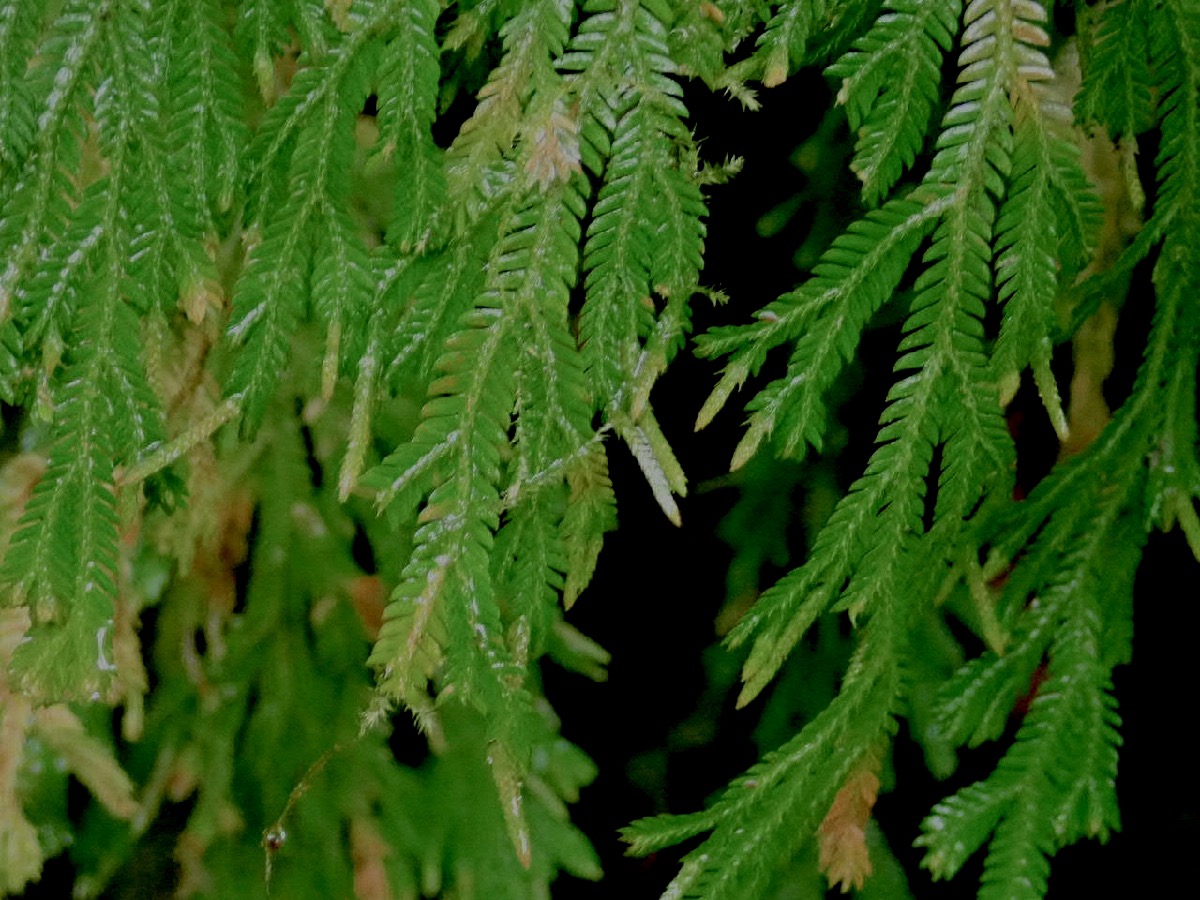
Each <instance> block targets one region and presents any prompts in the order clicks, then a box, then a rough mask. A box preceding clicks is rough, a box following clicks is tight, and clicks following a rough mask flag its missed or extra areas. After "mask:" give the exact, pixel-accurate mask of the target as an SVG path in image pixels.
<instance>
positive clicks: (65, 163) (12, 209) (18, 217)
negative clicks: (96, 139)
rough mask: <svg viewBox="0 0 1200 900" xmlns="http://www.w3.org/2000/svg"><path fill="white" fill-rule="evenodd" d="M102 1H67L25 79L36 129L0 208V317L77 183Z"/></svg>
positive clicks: (58, 223)
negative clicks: (0, 254)
mask: <svg viewBox="0 0 1200 900" xmlns="http://www.w3.org/2000/svg"><path fill="white" fill-rule="evenodd" d="M106 9H107V5H106V4H100V5H97V4H94V3H85V2H69V3H66V4H64V6H63V8H62V10H61V11H60V12H59V14H58V17H57V18H56V19H55V20H54V22H53V23H52V24H51V25H50V27H49V30H48V31H47V33H46V36H45V38H44V40H43V41H42V43H41V44H40V46H39V52H38V53H37V54H35V56H34V59H36V60H37V64H36V65H34V66H33V68H32V70H31V71H30V72H29V74H28V84H29V86H30V90H31V91H32V93H33V96H34V104H35V107H36V108H37V119H36V137H35V139H34V142H33V147H32V149H31V151H30V153H29V156H28V157H27V159H26V160H25V164H24V166H23V168H22V170H21V174H20V176H19V178H18V179H17V180H16V183H15V184H14V186H13V188H12V192H11V193H7V192H6V196H4V197H3V199H4V201H5V203H4V207H3V210H2V211H0V248H3V249H4V255H5V263H4V268H3V271H0V319H5V318H7V317H8V316H9V315H11V314H12V310H13V299H14V296H16V295H17V294H18V292H19V290H20V287H21V283H22V282H23V281H24V280H25V279H26V278H28V277H29V275H30V273H31V271H32V269H33V266H34V263H35V262H36V261H37V255H38V251H39V249H40V246H41V243H42V241H43V240H44V239H45V237H46V235H47V234H48V233H53V231H54V230H56V229H58V228H60V227H61V222H62V221H63V220H64V219H65V218H66V215H67V210H68V208H69V203H70V199H71V198H72V197H73V196H75V193H76V192H75V189H74V188H75V186H74V185H73V184H72V183H71V180H70V178H69V177H68V174H67V173H69V172H74V171H77V170H78V163H79V154H80V148H79V145H78V141H79V140H80V139H81V136H82V135H83V134H84V133H85V131H86V127H85V126H84V124H83V119H82V115H81V107H82V108H86V107H85V105H84V104H83V103H82V102H81V101H82V100H83V97H82V94H83V90H84V88H85V85H86V83H87V78H88V77H89V75H90V73H91V67H92V65H93V63H94V61H95V54H96V53H97V52H98V50H99V48H100V44H101V36H102V29H101V19H102V14H103V13H104V11H105V10H106Z"/></svg>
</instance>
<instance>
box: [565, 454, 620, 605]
mask: <svg viewBox="0 0 1200 900" xmlns="http://www.w3.org/2000/svg"><path fill="white" fill-rule="evenodd" d="M567 484H568V485H569V487H570V495H569V496H568V498H567V508H566V511H565V512H564V513H563V518H562V526H561V528H562V541H563V545H564V551H565V569H564V575H565V581H564V584H563V606H564V607H566V608H567V609H570V608H571V606H572V605H573V604H574V603H575V601H576V600H577V599H578V598H579V595H580V594H581V593H582V592H583V589H584V588H586V587H587V585H588V582H590V581H591V580H592V573H593V572H595V570H596V561H597V559H599V557H600V550H601V547H602V546H603V543H604V535H605V533H607V532H609V531H612V530H613V529H614V528H616V527H617V504H616V498H615V497H614V495H613V488H612V482H611V481H610V480H609V477H608V457H607V455H606V454H605V451H604V445H603V444H600V443H599V442H593V443H590V444H589V445H588V446H587V448H586V449H585V451H584V453H583V454H582V456H581V457H580V458H579V461H578V462H577V463H576V464H575V465H572V466H570V467H569V468H568V470H567Z"/></svg>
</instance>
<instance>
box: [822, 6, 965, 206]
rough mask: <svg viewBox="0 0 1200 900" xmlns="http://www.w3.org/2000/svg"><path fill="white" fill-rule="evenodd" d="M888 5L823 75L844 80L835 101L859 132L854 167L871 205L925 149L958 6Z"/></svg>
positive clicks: (887, 190) (865, 200)
mask: <svg viewBox="0 0 1200 900" xmlns="http://www.w3.org/2000/svg"><path fill="white" fill-rule="evenodd" d="M884 8H885V9H886V10H887V11H888V12H887V13H886V14H885V15H883V16H881V17H880V18H879V19H878V20H876V22H875V25H874V26H873V27H872V28H871V30H870V31H868V32H867V34H866V35H864V36H863V37H862V38H861V39H860V40H858V41H856V42H855V44H854V49H852V50H851V51H850V52H848V53H846V54H845V55H844V56H842V58H841V59H839V60H838V61H837V62H836V63H834V64H833V65H832V66H830V67H829V68H828V69H827V70H826V73H827V74H829V75H833V76H835V77H838V78H842V79H843V81H842V86H841V88H840V89H839V90H838V102H839V103H841V104H843V105H845V107H846V114H847V116H848V118H849V120H850V127H851V128H852V129H854V130H855V131H856V132H857V134H858V140H857V143H856V145H855V155H854V162H853V163H851V168H852V169H853V170H854V172H855V174H857V175H858V177H859V179H860V180H861V181H862V183H863V188H862V191H863V201H864V202H865V203H867V204H868V205H874V204H875V203H877V202H878V200H879V199H880V198H882V197H884V196H886V194H887V193H888V192H889V191H890V190H891V189H892V187H893V186H894V185H895V183H896V181H897V179H899V177H900V175H901V174H902V173H903V172H904V170H905V169H907V168H909V167H910V166H912V164H913V162H914V161H915V159H916V157H917V154H918V153H919V152H920V151H921V146H922V144H923V143H924V140H925V134H926V131H927V130H928V127H929V119H930V116H931V115H932V114H933V110H934V108H935V107H936V106H937V104H938V100H939V88H940V85H941V66H942V55H943V54H944V53H945V52H946V51H947V50H949V49H950V45H951V42H952V41H953V38H954V34H955V32H956V30H957V28H958V17H959V14H960V11H961V3H959V2H953V3H921V2H918V0H888V2H887V3H885V4H884Z"/></svg>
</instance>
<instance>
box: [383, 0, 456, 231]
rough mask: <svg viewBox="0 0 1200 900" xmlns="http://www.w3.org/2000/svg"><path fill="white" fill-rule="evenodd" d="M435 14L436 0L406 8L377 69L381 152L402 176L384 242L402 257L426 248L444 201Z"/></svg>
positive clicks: (402, 10)
mask: <svg viewBox="0 0 1200 900" xmlns="http://www.w3.org/2000/svg"><path fill="white" fill-rule="evenodd" d="M439 12H441V4H440V3H439V2H438V0H419V2H416V3H406V4H404V5H403V7H402V9H401V11H400V14H399V17H398V21H397V23H396V26H395V30H394V32H393V33H392V36H391V40H390V41H388V43H387V46H386V48H385V49H384V51H383V60H382V62H381V64H380V69H379V104H378V109H379V114H378V119H379V140H380V143H381V150H380V152H381V153H382V154H383V155H384V156H385V157H387V158H388V159H390V160H392V161H393V162H394V164H395V166H396V169H397V171H398V172H401V173H403V174H402V177H401V178H398V179H397V180H396V197H395V206H394V208H393V213H392V221H391V222H390V223H389V225H388V240H389V242H390V243H392V244H395V245H396V246H398V247H399V248H400V251H401V252H402V253H407V252H410V251H411V250H413V249H420V248H421V247H423V246H424V244H425V242H427V241H428V240H429V238H430V233H431V229H432V228H433V218H434V215H435V213H436V212H437V210H438V209H439V208H440V207H441V206H442V205H443V204H444V202H445V184H444V175H443V173H442V160H441V153H440V152H439V151H438V149H437V147H436V146H435V145H434V143H433V134H432V133H431V131H430V128H431V126H432V125H433V120H434V118H435V117H436V115H437V93H438V80H439V78H440V76H441V68H440V66H439V64H438V56H439V49H438V45H437V41H436V40H435V38H434V24H435V23H436V21H437V17H438V13H439Z"/></svg>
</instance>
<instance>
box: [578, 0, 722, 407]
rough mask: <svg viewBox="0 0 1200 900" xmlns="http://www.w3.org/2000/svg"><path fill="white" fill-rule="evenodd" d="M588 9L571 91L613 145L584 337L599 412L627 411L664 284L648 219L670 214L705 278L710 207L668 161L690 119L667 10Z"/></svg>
mask: <svg viewBox="0 0 1200 900" xmlns="http://www.w3.org/2000/svg"><path fill="white" fill-rule="evenodd" d="M586 9H587V11H588V12H589V13H590V17H589V18H588V19H586V20H585V21H584V22H583V23H582V24H581V26H580V31H579V34H578V36H577V37H576V38H575V40H574V42H573V43H572V47H571V50H570V52H568V53H567V54H566V55H565V56H564V58H563V62H562V65H563V67H564V68H568V69H570V70H573V71H576V72H578V73H579V74H578V75H576V76H575V77H574V78H573V79H572V82H571V83H572V86H573V89H574V90H575V91H576V92H577V94H578V95H579V99H580V103H581V105H582V106H583V112H584V115H585V116H588V117H589V118H591V119H592V120H593V122H594V123H595V124H594V125H593V126H591V129H590V130H591V131H598V130H600V129H603V130H604V131H606V132H610V133H611V144H609V143H608V141H607V140H605V141H604V147H603V148H602V152H603V153H605V155H608V154H611V155H609V158H608V160H607V165H606V167H605V169H604V184H603V186H602V187H601V188H600V193H599V196H598V198H597V201H596V205H595V207H594V209H593V211H592V224H591V227H590V228H589V229H588V238H587V244H586V247H585V256H584V265H585V268H586V270H587V279H586V288H587V294H586V299H585V301H584V306H583V310H582V311H581V313H580V336H581V339H582V341H583V352H584V359H585V361H586V364H587V367H588V371H589V373H590V375H591V377H592V379H593V381H594V383H595V384H596V387H597V397H596V400H597V402H598V404H599V405H601V406H604V405H608V404H609V403H613V402H616V404H617V405H618V406H619V405H621V404H620V400H619V399H618V398H619V397H620V395H621V393H622V389H623V388H624V387H625V385H626V383H627V382H628V379H629V378H630V373H631V372H632V369H633V367H634V365H635V364H636V360H637V356H638V353H639V351H640V343H639V339H640V337H641V336H643V335H645V334H646V333H647V332H648V331H649V329H650V327H651V324H652V322H653V301H652V299H651V298H652V296H653V291H654V289H655V284H654V282H653V281H652V280H651V279H652V275H654V274H658V273H655V272H654V271H653V266H654V257H655V243H656V241H657V240H658V237H657V231H658V226H659V224H660V222H659V221H656V217H647V216H645V215H644V210H645V209H647V208H661V209H662V210H663V219H662V220H661V222H662V224H663V225H664V226H665V227H666V229H669V230H668V231H667V234H672V233H674V234H678V235H680V237H682V238H684V240H687V235H688V234H689V232H690V234H691V235H692V236H693V237H692V240H691V243H692V247H691V248H686V245H685V248H684V249H685V252H684V254H683V255H681V256H680V257H679V259H680V261H681V262H684V261H687V262H691V263H692V264H694V265H696V266H697V268H698V263H699V260H698V254H697V253H696V252H695V251H696V249H697V248H696V247H695V244H696V242H697V241H698V238H697V237H696V235H697V233H698V234H699V235H702V234H703V231H702V230H701V227H700V226H699V221H698V220H699V213H701V212H702V211H703V206H702V205H700V204H699V197H698V192H697V191H695V189H694V186H692V185H689V184H688V183H687V181H686V178H685V177H677V170H676V172H671V170H672V169H673V168H674V167H675V166H676V165H677V163H675V162H674V161H673V160H671V159H670V156H669V147H670V144H671V142H673V141H680V142H682V144H683V145H684V146H687V144H688V143H689V142H690V138H689V135H688V132H687V129H686V127H685V126H684V125H683V122H682V118H683V116H685V115H686V112H687V111H686V109H685V108H684V106H683V104H682V102H681V101H680V99H679V98H680V96H681V94H682V90H681V89H680V87H679V85H678V84H677V83H676V82H674V81H673V80H671V78H670V77H669V75H670V74H671V73H672V72H673V71H674V68H673V66H672V64H671V63H670V61H669V59H668V58H667V56H666V52H667V50H666V46H665V43H664V38H665V29H664V26H663V24H662V23H663V19H662V18H661V16H662V15H664V14H665V10H663V9H658V8H656V7H652V6H641V5H638V4H637V3H634V2H620V3H610V2H607V0H603V2H601V0H597V2H594V3H592V4H589V5H588V6H587V7H586ZM616 73H626V74H623V75H620V76H617V77H615V78H612V81H613V82H615V83H616V84H617V85H619V88H618V90H619V93H616V94H609V95H604V96H602V95H600V94H593V93H592V89H593V88H592V85H595V84H601V85H604V84H607V83H608V81H606V79H605V77H604V76H606V75H609V76H610V77H611V76H613V75H616ZM610 90H611V88H610ZM669 172H671V174H668V173H669ZM664 189H665V190H666V191H669V192H670V194H668V195H667V196H668V198H669V199H667V200H666V202H665V203H664V204H663V205H662V206H661V207H655V205H654V204H652V203H651V202H650V198H651V197H656V198H657V197H659V195H660V192H662V191H664ZM681 192H682V193H681ZM681 219H682V221H681ZM688 219H690V220H691V224H690V226H689V224H688V222H687V220H688ZM685 264H686V263H685ZM680 274H685V275H686V273H680ZM672 280H674V281H679V280H681V279H679V278H675V279H672ZM693 287H694V284H688V283H683V284H675V285H670V286H669V287H668V288H666V289H667V290H670V289H671V288H674V289H675V292H677V293H690V292H691V290H692V289H693Z"/></svg>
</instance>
